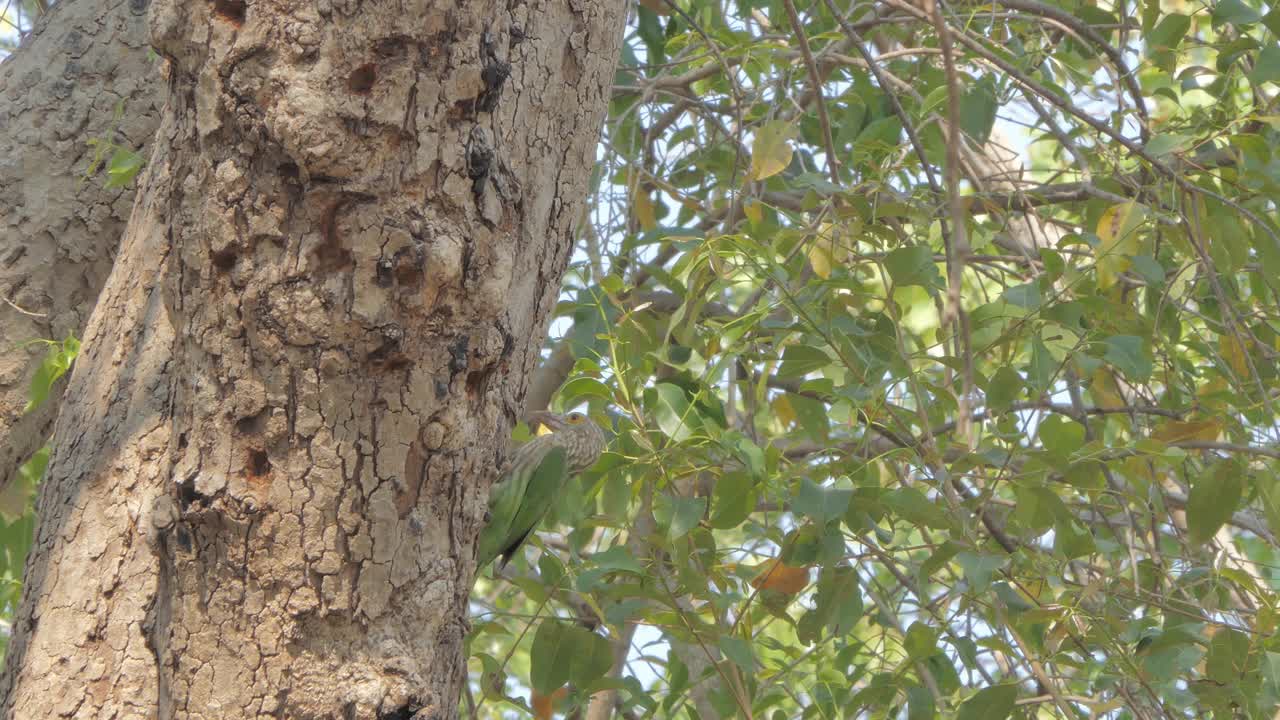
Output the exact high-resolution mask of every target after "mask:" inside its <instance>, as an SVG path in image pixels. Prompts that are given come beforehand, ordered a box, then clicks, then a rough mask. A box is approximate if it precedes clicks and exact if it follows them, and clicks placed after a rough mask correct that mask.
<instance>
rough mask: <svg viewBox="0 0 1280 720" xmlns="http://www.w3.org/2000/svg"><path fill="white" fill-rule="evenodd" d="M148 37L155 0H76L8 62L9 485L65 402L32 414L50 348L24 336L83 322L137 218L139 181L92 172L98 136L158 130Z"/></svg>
mask: <svg viewBox="0 0 1280 720" xmlns="http://www.w3.org/2000/svg"><path fill="white" fill-rule="evenodd" d="M146 36H147V33H146V3H145V2H138V0H108V1H107V2H101V1H99V0H67V1H66V2H60V3H58V4H57V5H55V6H54V7H53V8H52V9H51V10H50V11H49V13H48V15H47V16H45V17H43V18H41V20H40V22H39V23H38V24H37V26H36V29H35V31H34V32H33V33H32V35H31V36H30V37H28V38H27V40H26V42H24V43H23V46H22V48H21V49H20V50H19V51H18V52H16V53H15V54H14V55H12V56H10V57H9V58H8V59H6V60H5V62H4V64H3V65H0V488H4V487H7V486H8V484H9V482H10V481H11V479H12V478H13V476H14V471H16V470H17V468H18V466H19V465H21V464H22V463H23V462H25V461H26V460H27V459H28V458H29V457H31V454H32V453H34V452H35V451H36V450H38V449H39V448H40V447H41V446H42V445H44V443H45V441H47V440H48V439H49V434H50V432H51V431H52V429H53V420H54V418H55V417H57V414H58V405H59V403H60V400H61V393H53V394H52V395H50V397H49V399H48V400H47V401H46V402H45V403H44V404H43V405H41V406H40V407H39V408H37V409H36V410H34V411H33V412H30V413H24V412H23V406H24V405H26V403H27V393H28V387H29V385H30V383H31V376H32V375H34V374H35V370H36V368H37V367H38V366H39V364H40V361H41V359H42V358H43V357H44V353H45V348H44V347H43V346H41V345H38V344H27V345H26V346H25V347H24V346H23V344H24V343H30V341H31V340H35V339H39V338H53V339H58V340H60V339H62V338H64V337H66V334H67V333H68V332H74V333H75V334H76V335H77V336H79V335H80V334H81V333H82V332H83V329H84V324H85V322H86V321H87V320H88V319H89V313H90V311H92V310H93V305H94V302H95V301H96V300H97V298H98V292H99V291H100V290H101V289H102V284H103V283H104V282H106V280H107V274H108V273H109V272H110V271H111V261H112V258H113V257H114V256H115V252H116V248H117V246H118V245H119V241H120V234H121V233H122V232H123V231H124V227H125V223H126V222H127V221H128V219H129V209H130V208H131V207H132V206H133V188H134V187H136V186H135V185H133V184H130V185H129V187H128V188H107V187H106V184H105V182H104V180H103V177H102V176H101V175H99V176H98V177H94V178H91V179H86V178H85V172H86V171H87V170H88V168H89V165H90V163H91V161H92V160H93V157H94V150H93V148H91V147H90V145H89V140H90V139H96V140H105V141H109V142H111V143H115V144H116V145H119V146H121V147H126V148H129V149H132V150H138V149H140V148H142V147H143V146H144V145H145V144H147V143H149V142H150V141H151V137H152V135H154V134H155V130H156V125H158V124H159V121H160V107H159V105H160V102H159V98H160V95H161V90H162V85H161V83H160V77H159V73H158V71H157V68H156V65H157V62H156V60H155V58H154V57H150V54H149V53H148V50H147V42H146ZM117 107H120V108H121V109H122V111H123V112H121V113H117V111H116V109H117Z"/></svg>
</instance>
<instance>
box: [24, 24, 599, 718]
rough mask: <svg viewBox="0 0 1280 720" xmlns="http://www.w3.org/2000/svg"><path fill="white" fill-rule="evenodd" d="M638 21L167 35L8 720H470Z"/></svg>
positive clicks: (48, 509)
mask: <svg viewBox="0 0 1280 720" xmlns="http://www.w3.org/2000/svg"><path fill="white" fill-rule="evenodd" d="M623 7H624V4H623V3H622V2H621V1H620V0H609V1H605V0H598V1H597V2H571V3H550V4H547V5H545V6H543V5H536V4H530V5H523V4H507V3H501V4H498V3H482V2H474V3H467V4H465V5H461V6H459V5H457V4H455V3H438V4H433V3H429V2H403V3H402V2H394V1H391V0H386V1H382V2H364V3H356V2H339V3H328V2H321V3H317V4H314V5H313V4H310V3H305V4H297V5H296V6H294V5H289V4H270V3H254V4H248V5H246V4H243V3H238V2H231V1H229V0H228V1H219V2H214V3H186V2H181V0H164V1H163V2H157V3H156V4H155V5H154V6H153V7H152V10H151V13H152V15H151V18H150V25H151V30H152V40H153V42H154V44H155V45H156V47H157V49H158V51H159V52H160V53H161V54H162V55H163V56H164V57H165V58H167V60H168V63H167V68H166V70H167V77H166V80H167V83H168V88H169V97H168V103H167V105H166V107H165V111H164V113H163V119H162V122H161V125H160V129H159V131H158V132H157V134H156V140H155V150H154V155H153V156H152V159H151V161H150V163H149V165H148V169H147V172H146V177H145V178H144V180H143V182H142V186H141V190H140V191H139V195H138V199H137V202H136V204H135V206H134V210H133V215H132V217H131V219H130V222H129V226H128V229H127V231H126V232H125V235H124V238H123V241H122V243H121V250H120V254H119V257H118V258H117V259H116V262H115V265H114V268H113V269H112V272H111V276H110V278H109V279H108V281H107V284H106V287H105V288H104V289H103V291H102V295H101V298H100V300H99V302H98V305H97V307H95V309H94V311H93V315H92V317H91V318H90V320H89V323H88V327H87V328H86V330H85V343H84V351H83V353H82V356H81V358H80V359H79V361H78V362H77V364H76V367H75V370H74V371H73V374H72V377H71V380H70V383H69V389H68V398H69V400H68V401H67V402H66V404H64V406H63V408H62V411H61V414H60V415H59V418H58V421H57V427H56V431H55V438H56V440H55V445H54V453H53V460H52V462H51V464H50V469H49V474H48V476H47V479H46V480H45V482H44V483H43V484H42V486H41V491H40V498H39V501H38V513H39V525H38V531H37V537H36V541H35V545H34V546H33V551H32V554H31V556H30V557H29V559H28V565H27V570H26V583H27V585H26V590H27V591H26V595H25V597H24V599H23V604H22V607H21V608H20V609H19V612H18V614H17V616H16V617H15V622H14V637H13V640H12V642H11V645H10V655H9V662H8V666H7V667H6V669H5V672H4V674H3V676H0V697H2V698H3V708H4V711H3V714H4V716H6V717H22V718H42V717H67V716H73V717H163V718H169V717H181V718H226V717H288V718H295V717H296V718H328V717H349V718H364V717H405V718H407V717H410V716H414V717H419V718H437V717H438V718H450V717H453V716H454V715H455V711H456V705H457V697H458V691H459V689H460V686H461V683H462V682H463V679H464V677H465V673H464V670H465V658H464V657H463V656H462V645H461V640H462V635H463V633H464V631H465V626H466V621H465V618H466V600H467V596H468V594H469V591H470V586H471V578H472V575H473V573H474V561H473V559H472V556H473V554H474V547H473V545H474V540H475V535H476V534H477V532H478V531H479V529H480V525H481V523H482V519H483V514H484V508H485V499H486V497H487V490H488V487H489V484H490V483H491V482H492V481H493V479H494V475H495V474H496V469H497V468H498V467H499V465H500V460H501V456H502V455H503V453H504V452H505V445H506V438H507V437H508V433H509V431H510V427H511V425H512V424H513V422H514V420H515V419H516V416H517V413H518V411H519V408H520V405H521V401H522V400H523V396H524V393H525V391H526V388H527V384H528V375H529V373H530V372H531V370H532V369H533V366H534V364H535V363H536V360H537V356H538V352H537V351H538V347H539V345H540V341H541V338H542V337H543V336H544V334H545V330H546V324H547V320H548V316H549V313H550V311H551V309H552V307H553V305H554V302H555V299H556V295H557V292H558V289H559V280H560V277H561V275H562V274H563V272H564V268H565V266H566V263H567V261H568V258H569V254H570V250H571V241H570V238H571V237H572V223H573V221H574V219H575V218H578V217H580V216H581V203H582V200H583V198H584V197H585V191H586V183H587V179H588V173H589V171H590V168H591V167H592V165H593V164H594V151H595V144H596V141H597V137H598V132H599V127H600V122H601V119H602V116H603V112H604V109H605V105H606V102H607V100H608V85H609V80H610V78H611V74H612V71H613V67H614V64H615V62H616V59H617V49H618V42H619V40H620V36H621V24H622V20H623ZM67 688H76V689H77V691H76V692H70V693H69V692H66V689H67Z"/></svg>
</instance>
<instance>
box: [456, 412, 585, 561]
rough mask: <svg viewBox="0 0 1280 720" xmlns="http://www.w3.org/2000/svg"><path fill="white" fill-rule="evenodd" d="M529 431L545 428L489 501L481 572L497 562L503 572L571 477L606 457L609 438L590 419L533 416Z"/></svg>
mask: <svg viewBox="0 0 1280 720" xmlns="http://www.w3.org/2000/svg"><path fill="white" fill-rule="evenodd" d="M529 419H530V421H531V422H530V426H531V427H532V426H535V425H536V424H537V423H541V424H543V425H546V426H547V427H548V428H549V429H550V430H551V433H550V434H547V435H539V436H537V437H535V438H534V439H532V440H530V441H529V442H527V443H525V444H524V445H521V446H520V447H519V448H517V449H516V451H515V454H514V455H513V456H512V457H511V459H510V461H508V463H507V468H506V471H505V472H504V473H503V474H502V478H501V479H500V480H498V482H497V484H495V485H494V486H493V491H492V492H491V493H490V495H489V521H488V525H486V526H485V529H484V530H483V531H482V532H481V533H480V542H479V543H478V546H479V549H478V552H477V555H476V559H477V564H476V567H477V568H483V567H484V566H486V565H488V564H489V563H491V562H493V560H494V559H495V558H497V557H498V556H502V560H501V561H499V562H498V570H501V569H502V568H504V567H506V565H507V562H509V561H510V560H511V557H512V556H513V555H515V554H516V551H517V550H519V549H520V546H521V545H523V544H524V541H525V539H526V538H528V537H529V534H530V533H532V532H533V531H534V530H535V529H536V528H537V527H538V524H539V523H541V522H542V518H543V517H545V516H546V514H547V511H548V510H550V509H551V505H552V503H554V502H555V499H556V496H557V495H559V494H560V493H561V492H562V491H563V490H564V485H565V482H567V481H568V480H569V478H570V477H573V476H574V475H577V474H578V473H580V472H582V471H583V470H586V469H587V468H589V467H591V466H592V465H594V464H595V463H596V460H598V459H600V453H602V452H604V444H605V443H604V433H602V432H601V431H600V428H599V427H597V426H596V424H595V423H593V422H591V420H589V419H588V418H587V416H586V415H583V414H582V413H578V412H573V413H569V414H568V415H557V414H555V413H549V412H538V413H533V414H532V415H530V418H529Z"/></svg>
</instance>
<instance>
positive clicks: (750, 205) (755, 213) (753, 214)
mask: <svg viewBox="0 0 1280 720" xmlns="http://www.w3.org/2000/svg"><path fill="white" fill-rule="evenodd" d="M742 214H743V215H746V216H747V219H748V220H750V221H751V223H752V224H753V225H759V224H760V221H761V220H764V205H762V204H761V203H759V202H758V201H756V200H748V201H746V202H745V203H743V204H742Z"/></svg>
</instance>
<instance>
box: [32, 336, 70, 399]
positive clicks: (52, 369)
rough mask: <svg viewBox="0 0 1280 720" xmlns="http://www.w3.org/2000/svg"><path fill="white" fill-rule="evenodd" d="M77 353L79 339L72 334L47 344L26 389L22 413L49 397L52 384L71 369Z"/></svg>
mask: <svg viewBox="0 0 1280 720" xmlns="http://www.w3.org/2000/svg"><path fill="white" fill-rule="evenodd" d="M79 353H80V341H79V340H77V339H76V338H75V337H74V336H72V335H67V339H66V340H63V341H62V342H61V343H50V344H49V351H48V352H47V353H45V356H44V360H42V361H41V362H40V366H39V367H37V368H36V372H35V374H34V375H33V376H32V377H31V385H30V386H29V388H28V390H27V398H28V399H27V405H26V407H25V408H23V412H24V413H29V412H31V411H32V410H35V409H36V408H38V407H40V406H41V405H42V404H43V403H44V401H45V400H47V399H48V398H49V393H50V392H52V390H53V386H54V384H55V383H57V382H58V380H59V379H60V378H61V377H62V376H63V375H65V374H66V373H67V371H68V370H70V369H71V364H72V363H73V362H74V361H75V359H76V355H78V354H79Z"/></svg>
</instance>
